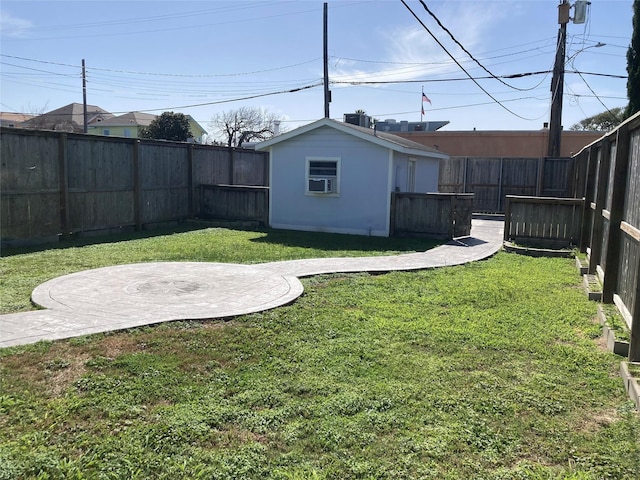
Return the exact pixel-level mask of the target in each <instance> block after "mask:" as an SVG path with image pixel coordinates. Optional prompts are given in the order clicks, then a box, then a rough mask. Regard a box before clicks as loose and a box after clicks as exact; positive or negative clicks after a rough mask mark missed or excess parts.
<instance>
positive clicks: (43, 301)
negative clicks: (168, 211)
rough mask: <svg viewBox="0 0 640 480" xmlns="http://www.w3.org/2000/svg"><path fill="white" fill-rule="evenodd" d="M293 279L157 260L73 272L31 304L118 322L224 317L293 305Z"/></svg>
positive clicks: (298, 288)
mask: <svg viewBox="0 0 640 480" xmlns="http://www.w3.org/2000/svg"><path fill="white" fill-rule="evenodd" d="M302 292H303V287H302V284H301V283H300V281H299V280H298V279H297V278H296V277H294V276H288V275H281V274H278V273H273V272H271V271H269V270H267V269H264V268H256V267H252V266H249V265H236V264H221V263H198V262H160V263H139V264H129V265H119V266H115V267H105V268H98V269H94V270H86V271H83V272H78V273H72V274H70V275H65V276H62V277H58V278H54V279H53V280H49V281H48V282H45V283H43V284H41V285H39V286H38V287H36V288H35V290H34V291H33V294H32V295H31V299H32V301H33V302H34V303H35V304H36V305H39V306H41V307H44V308H49V309H52V310H58V311H60V310H67V311H75V312H78V313H93V314H100V315H104V316H117V317H121V318H126V317H135V318H138V319H140V318H141V317H143V318H153V319H154V322H157V321H168V320H178V319H189V320H194V319H203V318H224V317H231V316H234V315H240V314H244V313H254V312H259V311H263V310H268V309H271V308H275V307H279V306H282V305H286V304H288V303H291V302H293V301H294V300H295V299H296V298H298V297H299V296H300V295H301V294H302Z"/></svg>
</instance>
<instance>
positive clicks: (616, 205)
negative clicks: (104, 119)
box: [602, 123, 629, 303]
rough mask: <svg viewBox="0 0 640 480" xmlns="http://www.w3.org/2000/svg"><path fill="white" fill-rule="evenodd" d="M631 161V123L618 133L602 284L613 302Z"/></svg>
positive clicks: (605, 295) (604, 293)
mask: <svg viewBox="0 0 640 480" xmlns="http://www.w3.org/2000/svg"><path fill="white" fill-rule="evenodd" d="M628 163H629V124H628V123H625V124H623V125H622V126H620V127H619V128H618V132H617V134H616V158H615V166H614V171H613V186H612V190H613V191H612V195H611V210H610V212H609V213H610V216H609V240H608V241H607V252H606V261H605V269H606V270H605V273H604V281H603V284H602V301H603V302H604V303H612V302H613V294H614V292H615V289H616V287H617V286H618V272H619V270H620V248H619V245H620V238H621V235H622V233H621V230H620V222H621V221H622V213H623V210H624V198H625V191H626V189H627V164H628Z"/></svg>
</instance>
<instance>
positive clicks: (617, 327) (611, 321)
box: [601, 303, 631, 342]
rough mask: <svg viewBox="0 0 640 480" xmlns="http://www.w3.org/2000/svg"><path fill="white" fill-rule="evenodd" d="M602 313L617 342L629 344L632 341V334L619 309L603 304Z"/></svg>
mask: <svg viewBox="0 0 640 480" xmlns="http://www.w3.org/2000/svg"><path fill="white" fill-rule="evenodd" d="M601 307H602V311H603V313H604V315H605V318H606V320H607V325H608V326H609V328H611V330H613V333H614V335H615V337H616V340H619V341H621V342H628V341H630V340H631V332H629V328H628V327H627V323H626V322H625V321H624V318H622V315H621V314H620V311H619V310H618V307H616V306H615V305H613V304H607V303H603V304H602V305H601Z"/></svg>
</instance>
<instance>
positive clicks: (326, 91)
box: [322, 2, 331, 118]
mask: <svg viewBox="0 0 640 480" xmlns="http://www.w3.org/2000/svg"><path fill="white" fill-rule="evenodd" d="M327 12H328V6H327V3H326V2H325V4H324V17H323V22H322V24H323V28H322V30H323V32H322V44H323V50H324V118H329V103H331V92H330V91H329V42H328V39H327V32H328V28H327V24H328V20H327V17H328V13H327Z"/></svg>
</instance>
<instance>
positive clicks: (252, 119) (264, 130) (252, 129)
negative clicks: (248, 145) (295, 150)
mask: <svg viewBox="0 0 640 480" xmlns="http://www.w3.org/2000/svg"><path fill="white" fill-rule="evenodd" d="M281 121H282V120H281V117H278V116H277V115H275V114H273V113H270V112H269V111H267V110H266V109H263V108H257V107H240V108H238V109H236V110H229V111H226V112H222V113H218V114H217V115H216V116H215V117H213V119H212V121H211V123H210V124H209V125H210V127H211V129H212V130H213V131H214V132H215V133H216V134H217V136H218V138H219V139H220V140H221V141H222V142H223V143H224V144H225V145H227V146H228V147H238V146H241V145H242V144H243V143H244V142H249V141H251V140H267V139H269V138H271V137H273V136H274V135H275V133H276V126H277V125H279V123H280V122H281Z"/></svg>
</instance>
